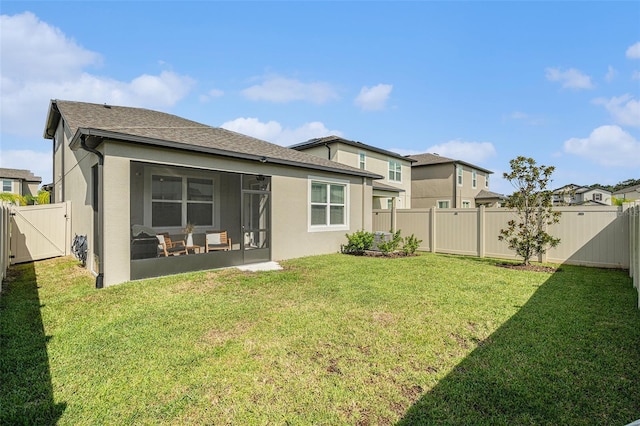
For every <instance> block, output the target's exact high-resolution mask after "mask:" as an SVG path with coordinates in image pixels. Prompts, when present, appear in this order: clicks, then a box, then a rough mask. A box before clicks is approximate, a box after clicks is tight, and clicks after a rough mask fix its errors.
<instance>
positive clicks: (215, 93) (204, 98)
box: [200, 89, 224, 102]
mask: <svg viewBox="0 0 640 426" xmlns="http://www.w3.org/2000/svg"><path fill="white" fill-rule="evenodd" d="M222 96H224V91H222V90H220V89H211V90H209V91H208V92H207V93H206V94H204V95H200V102H209V101H210V100H211V99H214V98H220V97H222Z"/></svg>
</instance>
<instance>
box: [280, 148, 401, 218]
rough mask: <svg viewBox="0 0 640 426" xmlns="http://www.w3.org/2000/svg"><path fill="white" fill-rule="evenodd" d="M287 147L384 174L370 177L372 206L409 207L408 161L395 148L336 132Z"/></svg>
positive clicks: (376, 207)
mask: <svg viewBox="0 0 640 426" xmlns="http://www.w3.org/2000/svg"><path fill="white" fill-rule="evenodd" d="M289 148H291V149H295V150H297V151H303V152H306V153H308V154H313V155H315V156H318V157H321V158H326V159H328V160H332V161H337V162H338V163H342V164H346V165H348V166H352V167H356V168H359V169H361V170H367V171H369V172H372V173H376V174H379V175H382V176H384V178H382V179H379V180H374V181H373V208H374V209H390V208H391V207H392V204H391V203H393V200H394V199H395V200H396V204H395V207H396V208H398V209H410V208H411V163H412V162H413V160H411V159H409V158H406V157H403V156H402V155H400V154H396V153H395V152H391V151H386V150H384V149H380V148H376V147H374V146H371V145H367V144H365V143H362V142H357V141H352V140H348V139H344V138H341V137H339V136H326V137H322V138H316V139H310V140H308V141H306V142H302V143H299V144H296V145H292V146H290V147H289Z"/></svg>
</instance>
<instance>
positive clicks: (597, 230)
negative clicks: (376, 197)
mask: <svg viewBox="0 0 640 426" xmlns="http://www.w3.org/2000/svg"><path fill="white" fill-rule="evenodd" d="M555 210H557V211H560V212H561V213H562V216H561V217H560V222H559V223H557V224H554V225H551V226H550V227H549V229H548V232H549V233H550V234H552V235H553V236H555V237H558V238H560V240H561V241H560V245H559V246H558V247H556V248H553V249H549V250H548V252H547V253H546V254H544V255H542V256H540V258H539V259H538V260H539V261H541V262H552V263H567V264H573V265H585V266H596V267H605V268H623V269H627V268H630V258H631V254H630V248H631V244H630V237H629V235H630V232H629V227H630V223H631V221H630V220H629V218H628V216H629V217H631V216H632V209H630V208H627V209H623V208H622V207H616V206H612V207H601V206H583V207H558V208H556V209H555ZM633 211H636V210H633ZM511 219H516V220H517V217H516V215H515V213H514V212H513V211H512V210H508V209H503V208H484V207H480V208H477V209H436V208H432V209H410V210H397V211H396V229H400V230H402V235H403V236H407V235H411V234H414V235H415V236H416V237H417V238H419V239H421V240H422V243H421V245H420V250H425V251H431V252H434V253H435V252H439V253H450V254H463V255H471V256H479V257H494V258H504V259H516V257H515V252H513V251H512V250H509V248H508V247H507V243H506V242H504V241H499V240H498V235H499V234H500V230H501V229H503V228H506V227H507V222H508V221H509V220H511ZM390 228H391V212H390V211H389V210H374V212H373V230H374V231H383V232H388V231H389V230H390ZM636 258H637V256H636Z"/></svg>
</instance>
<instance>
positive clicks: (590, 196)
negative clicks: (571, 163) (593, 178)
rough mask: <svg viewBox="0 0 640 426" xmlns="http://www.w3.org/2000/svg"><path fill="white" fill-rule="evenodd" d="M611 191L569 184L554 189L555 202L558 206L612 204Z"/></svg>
mask: <svg viewBox="0 0 640 426" xmlns="http://www.w3.org/2000/svg"><path fill="white" fill-rule="evenodd" d="M611 196H612V194H611V191H608V190H606V189H604V188H600V187H588V186H580V185H576V184H573V183H571V184H568V185H565V186H562V187H560V188H558V189H555V190H554V191H553V204H554V205H557V206H585V205H591V206H610V205H611V202H612V200H611Z"/></svg>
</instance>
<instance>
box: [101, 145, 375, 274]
mask: <svg viewBox="0 0 640 426" xmlns="http://www.w3.org/2000/svg"><path fill="white" fill-rule="evenodd" d="M102 147H104V153H105V168H104V179H105V189H104V202H105V205H104V209H105V211H104V213H105V216H104V218H105V219H104V220H105V224H104V225H105V229H106V230H107V232H106V233H105V236H104V238H105V241H104V244H105V248H104V250H105V258H106V261H105V263H104V284H105V286H109V285H113V284H117V283H120V282H123V281H127V280H129V265H130V260H129V256H130V254H129V253H130V248H129V244H130V229H129V228H130V197H129V191H130V185H129V179H130V176H129V174H130V159H132V158H134V159H136V161H148V162H152V163H159V164H166V165H172V166H183V167H193V168H202V169H215V170H220V171H229V172H238V173H249V174H264V175H268V176H272V180H271V184H272V190H271V206H272V214H271V220H272V223H271V233H272V240H271V241H272V259H273V260H283V259H290V258H295V257H301V256H308V255H315V254H323V253H332V252H337V251H338V250H339V249H340V244H344V243H345V242H346V239H345V237H344V234H345V233H351V232H354V231H356V230H359V229H367V230H371V226H372V223H371V222H372V215H371V211H372V210H371V196H372V195H371V194H372V193H371V180H370V179H365V182H366V184H365V186H364V187H363V178H361V177H349V176H345V175H341V174H336V173H329V172H322V171H319V170H307V169H301V168H293V167H286V166H280V165H275V164H270V163H264V164H263V163H260V162H258V161H241V160H235V159H229V158H224V157H217V156H209V155H204V154H195V153H189V152H184V151H174V150H168V149H161V148H148V147H144V146H141V145H133V144H125V143H120V142H107V143H103V145H102ZM310 176H311V177H315V178H321V179H323V178H324V179H337V180H341V181H346V183H347V184H348V186H349V206H348V208H349V224H348V228H346V229H340V230H335V231H328V232H327V231H323V232H313V231H311V232H310V231H309V225H308V209H309V194H308V191H309V177H310ZM90 214H91V212H89V216H90Z"/></svg>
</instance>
